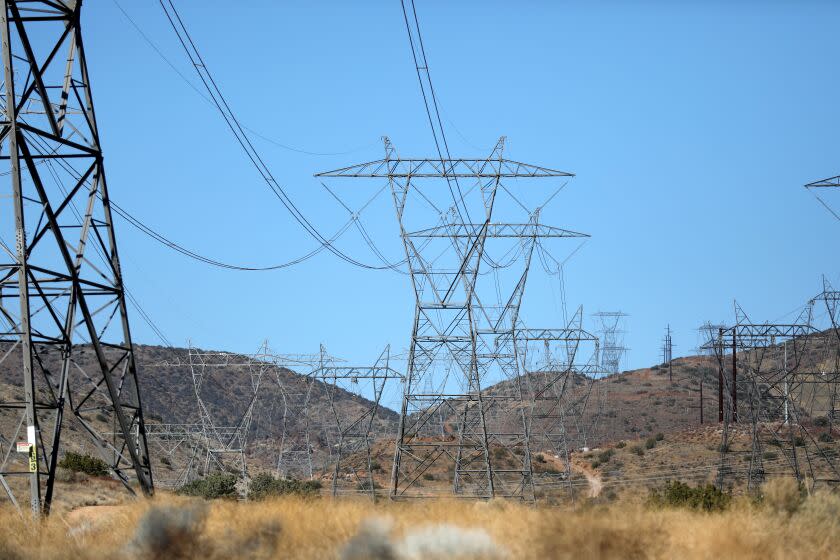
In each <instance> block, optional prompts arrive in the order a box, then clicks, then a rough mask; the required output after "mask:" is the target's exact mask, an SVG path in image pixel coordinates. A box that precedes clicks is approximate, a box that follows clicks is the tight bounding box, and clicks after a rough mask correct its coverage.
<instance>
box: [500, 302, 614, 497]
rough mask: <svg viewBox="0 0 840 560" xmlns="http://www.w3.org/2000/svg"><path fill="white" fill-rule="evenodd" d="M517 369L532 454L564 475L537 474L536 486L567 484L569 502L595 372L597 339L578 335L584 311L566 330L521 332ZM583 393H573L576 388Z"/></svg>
mask: <svg viewBox="0 0 840 560" xmlns="http://www.w3.org/2000/svg"><path fill="white" fill-rule="evenodd" d="M517 338H518V339H519V340H520V344H519V349H520V352H519V355H520V362H521V365H520V368H521V371H522V372H523V376H524V379H525V384H526V386H527V393H528V395H529V396H530V398H531V407H530V411H529V423H530V434H531V449H532V452H534V453H536V452H538V451H539V452H543V453H546V452H547V453H550V454H552V455H554V456H555V457H562V458H563V461H564V464H565V470H564V472H562V473H556V472H554V471H553V470H548V471H545V472H538V471H536V470H535V472H534V479H535V486H536V487H537V488H539V489H542V488H545V489H548V488H551V487H554V486H557V484H561V483H563V482H565V483H566V485H567V486H568V490H569V495H570V497H571V498H572V499H574V492H573V486H572V461H571V450H573V449H574V448H576V447H582V446H585V445H586V437H587V436H586V433H587V421H586V420H585V419H584V418H583V414H584V411H585V409H586V405H587V402H588V401H589V397H590V395H591V394H592V388H593V386H594V384H595V382H596V378H597V374H598V372H599V365H598V361H599V360H598V353H599V340H598V337H597V336H595V335H593V334H591V333H589V332H587V331H586V330H584V329H583V308H582V307H581V308H578V310H577V312H576V313H575V314H574V316H573V317H572V318H571V320H570V321H569V324H568V325H567V326H566V327H565V328H561V329H533V328H530V329H529V328H520V329H518V331H517ZM581 383H582V385H583V387H578V385H579V384H581Z"/></svg>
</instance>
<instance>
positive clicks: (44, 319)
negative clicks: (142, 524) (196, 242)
mask: <svg viewBox="0 0 840 560" xmlns="http://www.w3.org/2000/svg"><path fill="white" fill-rule="evenodd" d="M80 17H81V2H80V1H73V0H43V1H39V0H29V1H23V0H20V1H18V0H3V1H2V6H0V35H2V45H1V46H0V49H2V58H3V72H4V74H3V89H2V104H3V108H2V111H3V116H2V122H0V161H2V162H3V163H4V164H5V166H6V167H5V170H4V171H3V172H2V173H0V175H2V176H3V177H4V179H3V182H2V185H3V187H2V188H3V190H5V191H6V192H5V193H0V214H2V216H3V218H2V220H0V347H2V350H0V361H5V360H9V361H13V362H17V363H19V364H20V369H19V371H20V372H21V376H22V382H23V388H24V390H23V395H22V396H21V397H17V396H13V397H6V399H5V400H4V401H3V402H2V403H0V432H2V434H3V437H2V440H5V441H6V442H7V443H8V444H9V446H10V449H9V450H8V452H6V453H4V454H3V456H2V457H0V485H2V486H3V489H4V491H5V492H4V493H5V495H6V496H7V497H8V498H9V500H10V501H11V502H12V504H14V505H15V506H18V505H19V503H20V501H19V498H17V497H16V496H21V495H23V494H26V493H27V489H28V495H29V507H30V508H31V509H32V511H33V513H34V514H35V515H40V514H42V513H48V512H49V509H50V504H51V502H52V499H53V497H54V481H55V473H56V466H57V463H58V461H59V459H60V455H61V450H62V440H61V436H62V426H63V423H64V415H65V412H67V411H68V410H69V412H70V414H71V415H72V419H73V421H75V422H76V423H77V424H78V425H79V426H81V428H82V429H83V431H84V432H85V433H86V434H87V435H88V436H89V437H90V439H91V440H92V441H93V443H94V444H95V446H96V448H97V449H98V452H99V455H100V457H101V458H102V459H103V460H105V461H106V462H107V463H108V465H109V466H110V467H111V470H112V473H113V475H114V476H115V477H116V478H118V479H119V480H120V481H122V483H123V484H124V485H125V487H126V488H127V489H128V490H129V491H130V492H132V493H134V490H133V488H134V487H135V485H136V487H137V488H139V489H140V490H141V492H143V493H144V494H152V492H153V489H154V487H153V483H152V473H151V466H150V463H149V455H148V449H147V442H146V430H145V425H144V422H143V410H142V406H141V402H140V390H139V387H138V379H137V368H136V364H135V358H134V352H133V349H132V341H131V331H130V329H129V323H128V317H127V313H126V304H125V288H124V285H123V280H122V274H121V271H120V261H119V256H118V251H117V243H116V234H115V232H114V227H113V220H112V216H111V208H110V204H109V198H108V187H107V183H106V180H105V173H104V167H103V157H102V149H101V146H100V138H99V131H98V128H97V123H96V116H95V113H94V108H93V98H92V95H91V88H90V78H89V74H88V67H87V60H86V57H85V49H84V44H83V40H82V30H81V25H80ZM81 345H84V350H82V346H81ZM84 352H88V353H89V354H88V356H89V358H88V359H82V354H83V353H84ZM91 354H92V357H91ZM13 442H14V443H16V444H17V445H16V448H17V450H18V451H24V453H15V452H12V450H11V445H12V444H13Z"/></svg>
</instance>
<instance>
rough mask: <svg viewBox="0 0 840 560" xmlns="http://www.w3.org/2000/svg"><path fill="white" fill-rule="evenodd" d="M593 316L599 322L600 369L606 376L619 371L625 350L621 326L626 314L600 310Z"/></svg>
mask: <svg viewBox="0 0 840 560" xmlns="http://www.w3.org/2000/svg"><path fill="white" fill-rule="evenodd" d="M593 316H594V317H595V318H596V320H597V321H598V323H599V328H598V333H599V334H600V335H601V371H602V373H603V375H606V376H610V375H615V374H616V373H618V372H620V371H621V360H622V359H623V358H624V354H625V352H626V351H627V348H626V347H625V346H624V333H625V331H624V330H623V329H622V328H621V327H622V326H623V323H624V319H625V318H626V317H628V315H627V313H624V312H622V311H600V312H598V313H595V314H594V315H593Z"/></svg>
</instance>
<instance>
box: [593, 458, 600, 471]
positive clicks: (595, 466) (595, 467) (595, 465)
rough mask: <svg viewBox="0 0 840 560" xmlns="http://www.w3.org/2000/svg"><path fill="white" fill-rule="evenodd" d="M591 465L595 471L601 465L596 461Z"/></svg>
mask: <svg viewBox="0 0 840 560" xmlns="http://www.w3.org/2000/svg"><path fill="white" fill-rule="evenodd" d="M591 464H592V468H593V469H597V468H598V467H600V466H601V463H600V462H599V461H598V460H597V459H596V460H595V461H592V463H591Z"/></svg>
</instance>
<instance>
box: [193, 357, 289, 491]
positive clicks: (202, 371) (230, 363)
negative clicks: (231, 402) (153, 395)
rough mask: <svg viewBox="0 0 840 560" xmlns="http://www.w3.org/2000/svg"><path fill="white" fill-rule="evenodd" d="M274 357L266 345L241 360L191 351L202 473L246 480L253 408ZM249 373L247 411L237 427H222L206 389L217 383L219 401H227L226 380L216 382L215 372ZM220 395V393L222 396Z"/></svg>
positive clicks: (228, 425) (230, 425)
mask: <svg viewBox="0 0 840 560" xmlns="http://www.w3.org/2000/svg"><path fill="white" fill-rule="evenodd" d="M271 357H272V356H271V354H270V352H269V350H268V345H267V343H263V345H262V346H261V347H260V349H259V350H258V351H257V353H256V354H253V355H250V356H239V355H237V354H230V353H228V352H204V351H201V350H198V349H196V348H193V347H192V346H190V348H189V361H190V371H191V372H192V379H193V389H194V392H195V398H196V401H197V403H198V412H199V418H200V421H201V428H202V436H203V437H202V439H203V442H204V450H205V456H204V465H203V469H202V472H203V473H204V474H207V473H209V472H210V471H211V470H213V469H218V470H221V471H223V472H227V471H231V472H237V474H238V475H239V476H240V477H241V478H243V479H247V478H248V467H247V462H246V458H245V452H246V448H247V446H248V436H249V433H250V428H251V420H252V419H253V415H254V406H255V404H256V402H257V397H258V396H259V394H260V385H261V384H262V378H263V376H264V374H265V372H266V371H267V370H268V369H269V368H271V367H273V365H272V363H271V362H270V361H269V360H270V359H271ZM243 369H244V370H246V371H247V373H248V378H249V381H250V387H249V389H250V391H248V394H247V395H248V400H247V403H246V405H245V409H244V411H240V412H241V416H240V417H239V418H238V420H237V421H236V422H235V423H230V424H227V425H220V424H219V422H218V418H217V414H214V408H218V405H216V407H214V404H213V403H212V402H210V401H209V400H208V398H207V396H206V385H208V381H209V380H211V379H213V380H214V381H215V382H216V384H217V385H216V388H217V394H216V397H217V398H219V397H221V398H224V396H225V395H224V392H225V391H226V390H229V389H230V386H229V385H228V384H223V380H219V379H216V378H214V372H215V371H223V372H224V373H225V375H226V376H230V375H231V373H232V372H233V371H236V370H240V371H241V370H243ZM218 393H221V395H219V394H218Z"/></svg>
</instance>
